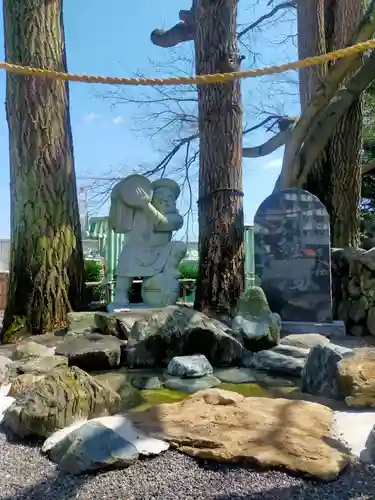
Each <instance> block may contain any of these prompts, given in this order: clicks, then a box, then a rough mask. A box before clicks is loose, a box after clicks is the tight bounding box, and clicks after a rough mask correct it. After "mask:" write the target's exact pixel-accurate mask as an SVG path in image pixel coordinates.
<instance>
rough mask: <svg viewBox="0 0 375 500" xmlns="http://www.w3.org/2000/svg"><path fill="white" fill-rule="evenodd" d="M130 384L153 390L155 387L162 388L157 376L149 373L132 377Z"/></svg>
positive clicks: (138, 387)
mask: <svg viewBox="0 0 375 500" xmlns="http://www.w3.org/2000/svg"><path fill="white" fill-rule="evenodd" d="M132 385H133V386H134V387H136V388H137V389H141V390H145V391H151V390H153V391H154V390H156V389H162V387H163V382H162V381H161V380H160V379H159V377H155V376H149V375H136V376H135V377H133V378H132Z"/></svg>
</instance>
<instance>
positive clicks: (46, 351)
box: [12, 341, 55, 361]
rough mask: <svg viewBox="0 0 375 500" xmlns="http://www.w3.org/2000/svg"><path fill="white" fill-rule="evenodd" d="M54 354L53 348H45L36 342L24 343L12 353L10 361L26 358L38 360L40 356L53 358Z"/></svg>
mask: <svg viewBox="0 0 375 500" xmlns="http://www.w3.org/2000/svg"><path fill="white" fill-rule="evenodd" d="M54 354H55V348H54V347H46V346H44V345H42V344H38V343H37V342H32V341H29V342H25V343H23V344H18V345H17V347H16V348H15V350H14V351H13V355H12V359H13V360H14V361H18V360H21V359H22V360H24V359H28V358H39V357H42V356H53V355H54Z"/></svg>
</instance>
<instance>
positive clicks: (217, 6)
mask: <svg viewBox="0 0 375 500" xmlns="http://www.w3.org/2000/svg"><path fill="white" fill-rule="evenodd" d="M237 3H238V0H214V1H213V0H194V3H193V11H194V15H195V26H196V30H195V57H196V72H197V74H210V73H224V72H230V71H237V70H238V68H239V65H240V57H239V54H238V51H237V36H236V31H237V22H236V21H237ZM198 106H199V138H200V174H199V200H198V215H199V275H198V280H197V292H196V300H195V307H196V308H197V309H199V310H202V311H206V312H210V313H214V314H215V313H218V314H230V313H231V312H232V310H233V308H234V307H235V305H236V303H237V300H238V297H239V295H240V293H241V291H242V289H243V285H244V244H243V230H244V228H243V224H244V220H243V199H242V196H243V193H242V162H241V149H242V103H241V87H240V82H239V81H236V82H230V83H226V84H215V85H199V86H198Z"/></svg>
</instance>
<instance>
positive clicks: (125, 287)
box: [108, 175, 187, 311]
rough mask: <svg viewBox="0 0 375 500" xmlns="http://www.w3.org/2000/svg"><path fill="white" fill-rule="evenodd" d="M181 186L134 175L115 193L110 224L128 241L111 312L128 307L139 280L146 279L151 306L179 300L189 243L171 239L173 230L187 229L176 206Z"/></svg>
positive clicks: (144, 291)
mask: <svg viewBox="0 0 375 500" xmlns="http://www.w3.org/2000/svg"><path fill="white" fill-rule="evenodd" d="M179 195H180V187H179V185H178V184H177V183H176V182H175V181H173V180H171V179H159V180H157V181H154V182H150V181H149V179H148V178H147V177H144V176H142V175H130V176H129V177H126V178H125V179H124V180H122V181H120V182H119V183H118V184H116V185H115V187H114V188H113V190H112V195H111V209H110V213H109V224H110V226H111V228H112V229H113V230H114V231H115V232H117V233H125V234H126V240H125V244H124V247H123V249H122V251H121V253H120V255H119V259H118V264H117V272H116V286H115V296H114V300H113V303H112V304H109V306H108V310H109V311H114V310H121V309H127V308H128V307H129V297H128V295H129V290H130V288H131V287H132V284H133V279H134V278H135V277H140V278H143V281H142V300H143V306H146V307H165V306H167V305H171V304H175V303H176V301H177V300H178V298H179V291H180V284H179V277H180V273H179V270H178V267H179V264H180V262H181V261H182V259H183V258H184V257H185V255H186V252H187V245H186V244H185V243H183V242H179V241H172V233H173V231H178V230H179V229H181V228H182V226H183V218H182V216H181V215H180V214H179V213H178V210H177V208H176V202H177V199H178V197H179Z"/></svg>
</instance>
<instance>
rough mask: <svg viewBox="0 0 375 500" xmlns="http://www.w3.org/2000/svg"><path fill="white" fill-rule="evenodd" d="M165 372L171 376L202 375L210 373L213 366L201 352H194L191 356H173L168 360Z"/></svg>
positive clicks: (188, 376)
mask: <svg viewBox="0 0 375 500" xmlns="http://www.w3.org/2000/svg"><path fill="white" fill-rule="evenodd" d="M167 372H168V374H169V375H171V376H172V377H185V378H194V377H204V376H205V375H211V374H212V372H213V368H212V366H211V364H210V362H209V361H208V359H207V358H206V356H203V354H195V355H192V356H175V357H174V358H173V359H171V360H170V362H169V364H168V367H167Z"/></svg>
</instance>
